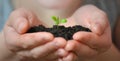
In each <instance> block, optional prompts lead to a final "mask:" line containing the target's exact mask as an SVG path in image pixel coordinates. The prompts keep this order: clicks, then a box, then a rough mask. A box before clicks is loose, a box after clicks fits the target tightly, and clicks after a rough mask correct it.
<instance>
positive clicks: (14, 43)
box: [1, 5, 119, 61]
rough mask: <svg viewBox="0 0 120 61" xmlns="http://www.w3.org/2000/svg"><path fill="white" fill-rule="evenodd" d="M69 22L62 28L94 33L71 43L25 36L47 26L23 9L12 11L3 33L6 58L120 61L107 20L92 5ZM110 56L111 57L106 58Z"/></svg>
mask: <svg viewBox="0 0 120 61" xmlns="http://www.w3.org/2000/svg"><path fill="white" fill-rule="evenodd" d="M88 10H89V11H88ZM80 17H81V18H80ZM67 19H68V23H66V24H63V25H65V26H73V25H75V24H79V25H83V26H85V27H88V28H90V29H91V30H92V32H77V33H75V34H74V35H73V40H71V41H68V42H67V41H66V40H65V39H64V38H60V37H58V38H55V37H53V35H52V34H50V33H47V32H38V33H30V34H28V33H25V32H26V31H27V30H28V29H29V28H30V27H32V26H34V25H38V24H43V25H45V24H44V23H43V22H42V20H40V19H38V18H37V16H36V15H35V14H34V13H33V12H31V11H30V10H27V9H23V8H22V9H17V10H15V11H13V12H12V13H11V15H10V17H9V19H8V22H7V23H6V25H5V27H4V30H3V33H1V38H2V39H3V40H2V41H3V45H2V46H6V47H7V48H6V49H4V50H5V51H6V52H7V53H8V54H4V53H3V55H6V56H9V55H12V56H17V57H15V58H18V59H17V60H18V61H20V60H21V59H22V60H23V61H27V60H28V61H81V60H82V61H87V60H91V61H94V60H95V61H96V60H99V59H100V58H103V57H104V59H103V60H102V61H107V60H108V59H106V58H105V57H109V58H111V57H112V55H113V56H115V57H119V52H118V50H117V49H116V48H115V47H114V45H113V44H112V42H111V30H110V25H109V22H108V18H107V16H106V14H105V13H104V12H103V11H102V10H100V9H98V8H97V7H95V6H93V5H86V6H83V7H81V8H79V9H78V10H77V11H75V12H74V13H73V15H72V16H70V17H68V18H67ZM78 20H79V21H78ZM43 34H44V36H43ZM83 34H84V35H83ZM28 41H29V42H28ZM4 42H5V43H4ZM11 51H12V52H11ZM111 52H112V53H116V54H111ZM107 54H109V55H111V56H105V55H107ZM6 56H5V57H6ZM102 56H103V57H102ZM94 57H95V59H94ZM15 58H11V60H12V61H13V60H15ZM112 58H113V57H112ZM116 60H119V58H116ZM2 61H5V59H3V60H2ZM109 61H110V60H109Z"/></svg>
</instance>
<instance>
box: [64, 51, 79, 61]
mask: <svg viewBox="0 0 120 61" xmlns="http://www.w3.org/2000/svg"><path fill="white" fill-rule="evenodd" d="M76 59H77V58H76V55H75V54H73V53H69V55H68V56H66V57H64V58H63V61H76Z"/></svg>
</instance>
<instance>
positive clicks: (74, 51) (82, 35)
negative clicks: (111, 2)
mask: <svg viewBox="0 0 120 61" xmlns="http://www.w3.org/2000/svg"><path fill="white" fill-rule="evenodd" d="M68 19H69V21H76V23H77V24H79V25H82V26H84V27H87V28H89V29H90V30H91V31H92V32H84V31H80V32H77V33H75V34H74V35H73V40H70V41H68V42H67V45H66V47H65V50H67V51H69V54H68V55H67V56H66V57H64V58H63V61H84V60H86V59H90V58H93V57H96V56H98V55H99V54H102V53H104V52H105V51H107V50H109V49H110V47H111V44H112V40H111V29H110V25H109V22H108V17H107V15H106V13H105V12H104V11H102V10H100V9H99V8H97V7H95V6H94V5H85V6H83V7H81V8H79V9H78V10H77V11H76V12H75V13H74V14H73V16H71V17H70V18H68Z"/></svg>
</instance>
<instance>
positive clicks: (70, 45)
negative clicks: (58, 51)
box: [65, 40, 75, 51]
mask: <svg viewBox="0 0 120 61" xmlns="http://www.w3.org/2000/svg"><path fill="white" fill-rule="evenodd" d="M73 41H74V40H69V41H67V45H66V46H65V50H66V51H72V50H73V49H74V48H75V43H73Z"/></svg>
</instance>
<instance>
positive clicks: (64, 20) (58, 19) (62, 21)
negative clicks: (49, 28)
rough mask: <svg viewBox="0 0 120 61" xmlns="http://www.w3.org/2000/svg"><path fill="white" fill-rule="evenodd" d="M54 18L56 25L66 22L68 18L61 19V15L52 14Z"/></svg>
mask: <svg viewBox="0 0 120 61" xmlns="http://www.w3.org/2000/svg"><path fill="white" fill-rule="evenodd" d="M52 19H53V20H54V22H55V25H57V26H59V24H62V23H66V22H67V19H60V18H59V17H56V16H52Z"/></svg>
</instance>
